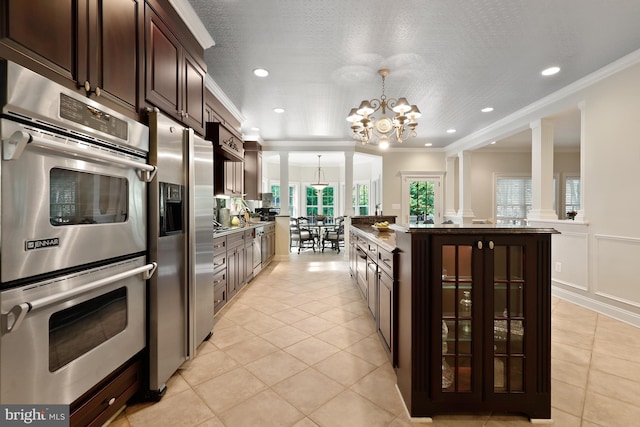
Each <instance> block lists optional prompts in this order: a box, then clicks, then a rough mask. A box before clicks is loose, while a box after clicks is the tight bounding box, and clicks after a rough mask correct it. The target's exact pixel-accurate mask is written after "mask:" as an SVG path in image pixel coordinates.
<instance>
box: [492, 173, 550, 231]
mask: <svg viewBox="0 0 640 427" xmlns="http://www.w3.org/2000/svg"><path fill="white" fill-rule="evenodd" d="M555 189H556V179H555V177H554V178H553V209H556V190H555ZM495 197H496V223H497V224H519V225H524V224H525V220H526V219H527V216H528V215H529V212H530V211H531V208H532V205H533V190H532V184H531V177H529V176H520V177H516V176H498V177H496V195H495Z"/></svg>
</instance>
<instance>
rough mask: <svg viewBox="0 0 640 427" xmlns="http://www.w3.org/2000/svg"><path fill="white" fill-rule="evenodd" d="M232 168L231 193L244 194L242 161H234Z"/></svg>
mask: <svg viewBox="0 0 640 427" xmlns="http://www.w3.org/2000/svg"><path fill="white" fill-rule="evenodd" d="M234 163H235V165H234V167H235V169H234V170H233V193H234V194H237V195H242V194H244V162H234Z"/></svg>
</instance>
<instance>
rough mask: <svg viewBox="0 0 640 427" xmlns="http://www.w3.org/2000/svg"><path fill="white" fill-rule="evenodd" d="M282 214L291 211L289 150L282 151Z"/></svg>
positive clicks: (287, 213)
mask: <svg viewBox="0 0 640 427" xmlns="http://www.w3.org/2000/svg"><path fill="white" fill-rule="evenodd" d="M280 215H290V213H289V152H287V151H281V152H280Z"/></svg>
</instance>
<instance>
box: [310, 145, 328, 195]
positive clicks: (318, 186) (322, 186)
mask: <svg viewBox="0 0 640 427" xmlns="http://www.w3.org/2000/svg"><path fill="white" fill-rule="evenodd" d="M320 157H322V155H321V154H318V182H316V183H315V184H311V187H313V188H315V189H316V190H317V191H322V190H324V189H325V188H327V187H328V186H329V184H326V183H322V182H320V174H321V173H322V170H321V169H320Z"/></svg>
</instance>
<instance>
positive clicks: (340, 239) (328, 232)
mask: <svg viewBox="0 0 640 427" xmlns="http://www.w3.org/2000/svg"><path fill="white" fill-rule="evenodd" d="M325 242H329V243H330V244H331V249H335V250H337V251H338V253H340V246H341V245H342V246H344V217H337V218H336V219H335V225H334V226H333V227H331V228H327V229H325V230H324V234H323V236H322V252H324V248H325Z"/></svg>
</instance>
